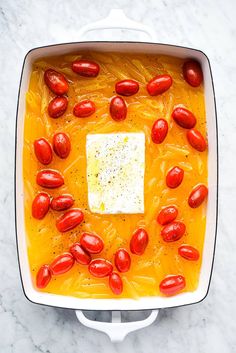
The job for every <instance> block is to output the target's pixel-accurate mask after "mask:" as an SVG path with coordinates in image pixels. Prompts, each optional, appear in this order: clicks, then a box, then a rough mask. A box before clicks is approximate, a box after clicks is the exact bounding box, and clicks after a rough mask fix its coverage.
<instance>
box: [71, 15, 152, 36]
mask: <svg viewBox="0 0 236 353" xmlns="http://www.w3.org/2000/svg"><path fill="white" fill-rule="evenodd" d="M103 29H128V30H132V31H137V32H143V33H145V34H146V35H147V36H148V37H149V39H150V41H152V42H155V37H156V35H155V32H154V31H153V30H152V28H150V27H148V26H146V25H144V24H142V23H140V22H136V21H133V20H131V19H130V18H128V17H127V16H126V15H125V13H124V11H123V10H121V9H112V10H111V11H110V12H109V14H108V16H107V17H106V18H104V19H103V20H100V21H97V22H93V23H90V24H88V25H86V26H84V27H82V28H81V29H80V30H79V32H78V37H79V39H80V40H83V39H84V37H85V36H86V34H87V33H88V32H91V31H96V30H103Z"/></svg>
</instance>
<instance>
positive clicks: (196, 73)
mask: <svg viewBox="0 0 236 353" xmlns="http://www.w3.org/2000/svg"><path fill="white" fill-rule="evenodd" d="M183 75H184V79H185V81H187V82H188V84H189V85H190V86H193V87H198V86H200V84H201V83H202V81H203V73H202V68H201V66H200V64H199V63H198V62H197V61H195V60H188V61H186V62H185V63H184V65H183Z"/></svg>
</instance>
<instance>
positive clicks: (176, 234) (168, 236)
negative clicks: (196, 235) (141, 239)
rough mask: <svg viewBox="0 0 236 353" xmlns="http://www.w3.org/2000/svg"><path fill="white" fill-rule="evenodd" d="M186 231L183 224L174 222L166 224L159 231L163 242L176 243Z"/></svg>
mask: <svg viewBox="0 0 236 353" xmlns="http://www.w3.org/2000/svg"><path fill="white" fill-rule="evenodd" d="M185 230H186V227H185V224H184V223H183V222H179V221H175V222H172V223H169V224H167V225H166V226H165V227H164V228H162V230H161V236H162V238H163V240H164V241H165V242H172V241H177V240H179V239H180V238H182V236H183V235H184V233H185Z"/></svg>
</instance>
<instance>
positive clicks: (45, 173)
mask: <svg viewBox="0 0 236 353" xmlns="http://www.w3.org/2000/svg"><path fill="white" fill-rule="evenodd" d="M36 182H37V184H38V185H40V186H42V187H43V188H49V189H54V188H59V187H60V186H62V185H63V184H64V179H63V176H62V175H61V174H60V173H59V172H58V171H56V170H52V169H43V170H40V171H39V172H38V174H37V176H36Z"/></svg>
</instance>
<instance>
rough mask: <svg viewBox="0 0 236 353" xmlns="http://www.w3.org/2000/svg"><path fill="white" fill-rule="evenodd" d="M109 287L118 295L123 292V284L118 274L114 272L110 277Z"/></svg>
mask: <svg viewBox="0 0 236 353" xmlns="http://www.w3.org/2000/svg"><path fill="white" fill-rule="evenodd" d="M109 286H110V288H111V290H112V292H113V293H114V294H116V295H119V294H121V293H122V292H123V282H122V279H121V278H120V275H119V274H118V273H116V272H112V274H111V275H110V277H109Z"/></svg>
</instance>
